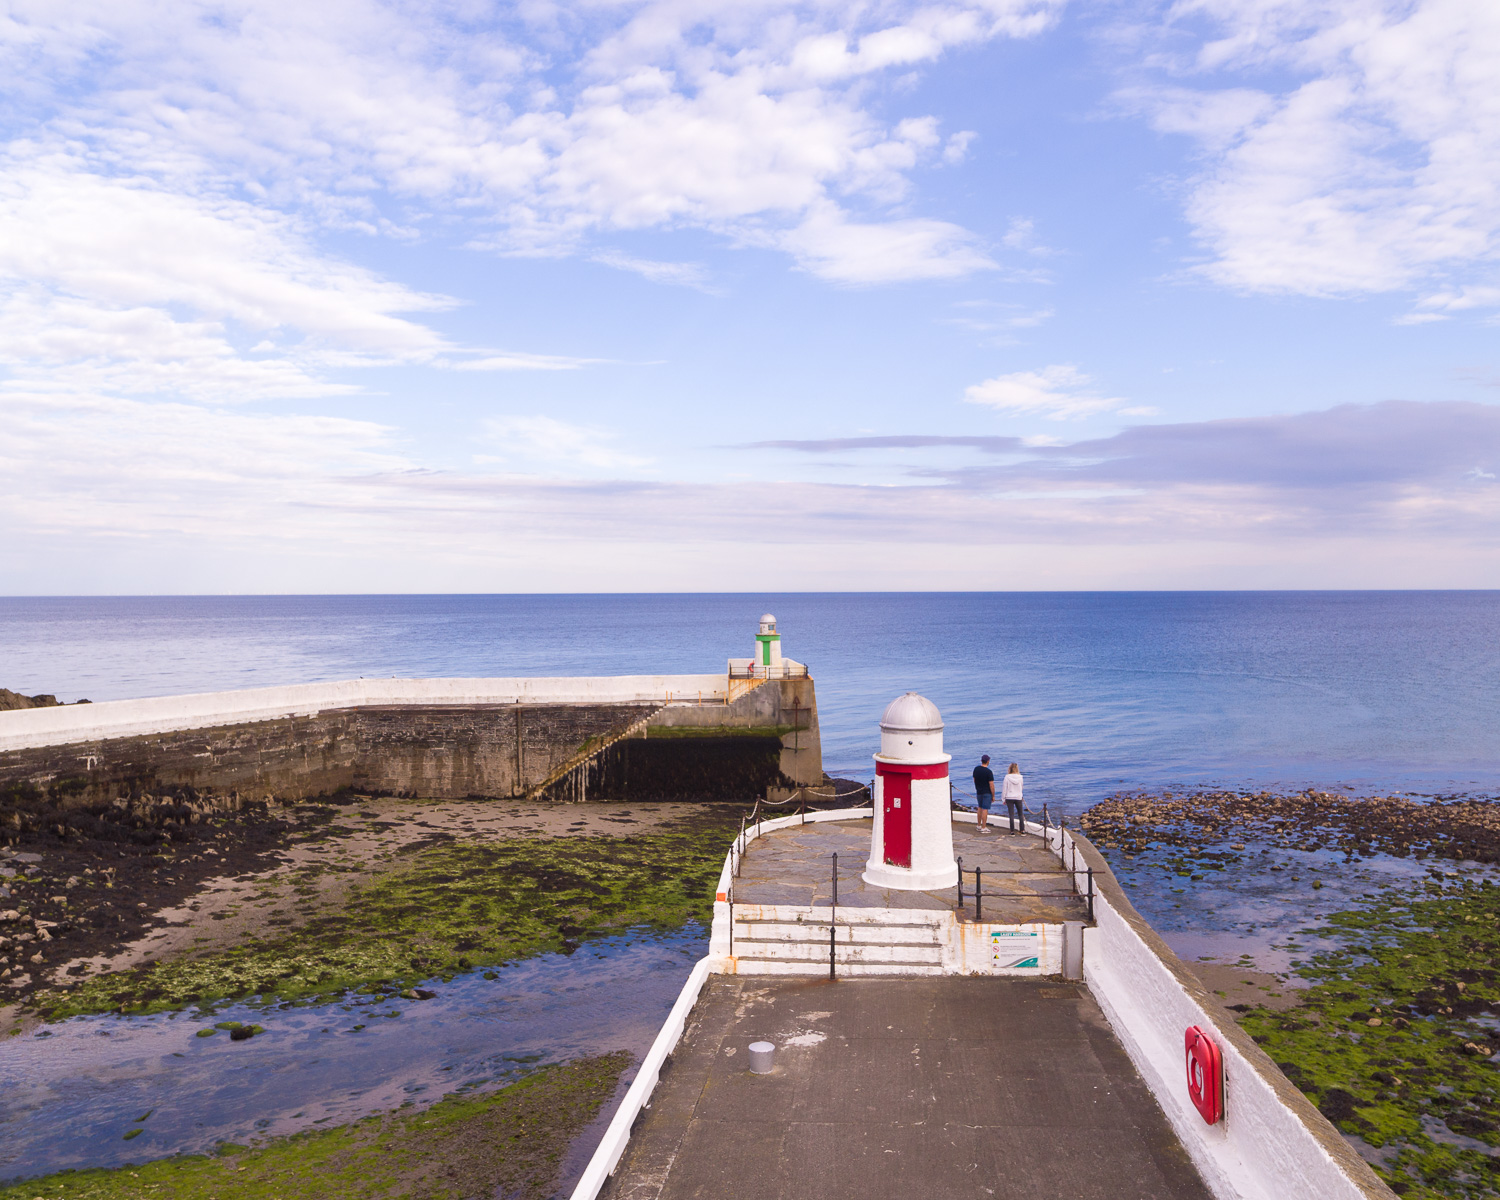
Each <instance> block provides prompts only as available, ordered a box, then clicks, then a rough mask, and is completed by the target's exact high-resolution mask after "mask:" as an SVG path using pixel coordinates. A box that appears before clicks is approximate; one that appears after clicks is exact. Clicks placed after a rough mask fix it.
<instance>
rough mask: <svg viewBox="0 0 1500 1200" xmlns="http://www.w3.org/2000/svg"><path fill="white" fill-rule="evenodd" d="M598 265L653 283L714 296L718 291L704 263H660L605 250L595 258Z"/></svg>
mask: <svg viewBox="0 0 1500 1200" xmlns="http://www.w3.org/2000/svg"><path fill="white" fill-rule="evenodd" d="M593 258H594V261H595V262H596V263H603V264H604V265H605V266H606V267H614V268H616V269H617V270H620V271H633V272H634V273H635V274H637V275H640V276H641V277H642V278H644V279H649V280H650V281H651V282H652V283H664V284H668V285H670V286H672V287H688V288H695V289H697V290H698V291H700V292H707V293H710V294H712V293H713V292H714V291H715V290H716V289H715V288H713V287H712V286H711V285H712V277H711V276H710V274H709V271H708V268H707V267H705V266H704V265H703V264H702V263H690V262H658V261H656V260H655V259H650V258H635V257H633V256H631V255H629V254H621V253H620V252H619V251H616V250H605V251H602V252H601V253H599V254H595V255H594V256H593Z"/></svg>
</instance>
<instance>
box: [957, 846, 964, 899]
mask: <svg viewBox="0 0 1500 1200" xmlns="http://www.w3.org/2000/svg"><path fill="white" fill-rule="evenodd" d="M963 906H964V860H963V859H962V858H960V859H959V860H958V907H959V908H962V907H963Z"/></svg>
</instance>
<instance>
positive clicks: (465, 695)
mask: <svg viewBox="0 0 1500 1200" xmlns="http://www.w3.org/2000/svg"><path fill="white" fill-rule="evenodd" d="M727 688H728V680H727V679H726V678H725V677H724V676H723V675H616V676H593V677H588V676H585V677H571V678H570V677H563V678H550V679H549V678H535V679H345V680H340V681H337V682H332V683H300V684H293V685H290V686H287V687H268V688H247V689H245V690H243V691H235V692H203V693H199V694H196V695H188V696H153V697H149V698H147V699H142V700H104V701H100V702H99V703H97V704H68V705H63V706H61V707H58V708H23V709H17V710H14V711H10V712H0V750H24V749H28V748H30V747H33V746H64V745H68V744H70V743H72V742H93V741H99V740H101V739H103V738H116V737H136V736H139V735H142V734H153V733H171V732H175V731H178V730H183V729H205V728H211V727H214V726H221V725H238V724H242V723H245V722H252V721H272V720H276V719H277V718H280V717H288V716H311V715H313V714H315V713H318V712H321V711H322V710H324V709H339V708H362V707H369V706H378V705H413V704H416V705H429V704H431V705H445V704H518V703H519V704H651V703H657V704H662V703H679V704H696V703H697V702H698V701H699V700H700V699H701V700H703V701H705V702H706V701H713V702H714V703H719V702H722V701H723V700H724V699H725V696H726V692H727Z"/></svg>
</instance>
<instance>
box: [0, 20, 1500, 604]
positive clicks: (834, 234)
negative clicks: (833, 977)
mask: <svg viewBox="0 0 1500 1200" xmlns="http://www.w3.org/2000/svg"><path fill="white" fill-rule="evenodd" d="M1497 78H1500V9H1496V8H1494V7H1493V6H1488V5H1481V4H1475V3H1473V2H1472V0H1404V2H1401V3H1396V2H1393V0H1342V2H1339V0H1329V2H1317V0H1299V2H1295V3H1293V2H1288V0H1197V2H1184V3H1178V4H1175V5H1167V4H1153V3H1145V2H1141V3H1130V2H1125V0H1121V2H1115V3H1103V2H1100V3H1080V2H1078V0H955V2H952V3H938V4H932V3H842V2H839V0H826V2H824V3H801V4H798V3H776V2H773V0H766V2H763V3H747V2H744V0H741V2H739V3H733V4H715V3H708V2H697V3H692V2H675V3H674V2H661V0H640V2H636V3H594V4H575V5H554V4H550V3H541V2H538V3H523V4H519V5H512V6H498V5H488V4H482V3H470V2H456V3H412V4H380V3H371V2H365V0H343V2H338V0H335V2H330V3H325V4H319V5H306V4H300V5H299V4H292V3H271V2H265V3H256V2H251V0H242V2H238V3H191V2H180V3H174V4H170V5H163V4H145V3H132V2H131V0H110V2H108V3H104V2H102V0H101V2H98V3H94V2H77V3H59V2H57V0H48V2H40V0H37V2H32V0H15V2H12V3H10V4H8V5H6V6H5V8H4V9H3V10H0V88H3V89H4V108H3V112H4V130H3V145H0V471H3V473H4V476H5V479H6V487H5V488H4V489H3V492H4V498H3V499H0V505H3V508H0V520H3V524H4V530H5V532H4V533H3V535H0V575H3V578H0V591H4V592H8V593H12V594H16V593H21V594H24V593H43V594H46V593H91V592H94V593H113V592H219V591H447V590H456V591H549V590H626V591H641V590H644V591H649V590H658V589H671V590H706V591H716V590H754V589H759V588H766V589H774V590H780V589H798V588H808V589H833V588H856V589H859V588H877V589H878V588H929V587H930V588H1117V587H1124V588H1152V587H1163V588H1176V587H1209V588H1214V587H1392V586H1394V587H1411V586H1451V587H1476V586H1477V587H1495V586H1500V555H1497V553H1496V550H1497V545H1496V543H1497V538H1496V518H1497V515H1500V490H1497V481H1496V476H1497V475H1500V408H1497V406H1496V402H1497V400H1500V393H1497V390H1496V389H1497V387H1500V362H1497V356H1496V353H1495V345H1496V332H1497V325H1496V322H1497V320H1500V271H1497V263H1496V260H1497V251H1500V90H1497V89H1496V87H1495V85H1494V80H1495V79H1497Z"/></svg>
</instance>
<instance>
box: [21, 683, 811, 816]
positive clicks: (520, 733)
mask: <svg viewBox="0 0 1500 1200" xmlns="http://www.w3.org/2000/svg"><path fill="white" fill-rule="evenodd" d="M647 678H648V680H649V686H646V687H643V686H641V685H640V683H639V681H637V680H629V681H609V680H601V681H597V682H598V684H599V686H597V687H574V688H572V690H571V691H565V694H574V693H577V694H581V695H589V694H592V695H597V696H601V697H608V696H619V697H625V698H624V699H618V700H604V699H599V700H594V701H580V702H554V703H521V704H514V703H512V704H495V703H487V704H480V703H392V704H375V703H368V702H366V703H362V704H360V705H359V706H357V707H350V706H345V707H320V708H318V710H317V711H316V712H315V713H312V714H306V715H279V716H270V717H264V718H261V719H251V720H224V719H223V714H225V713H233V714H239V713H242V712H245V711H247V710H251V711H264V708H265V706H264V705H263V704H262V703H261V702H262V700H263V699H264V697H263V696H260V695H257V696H255V697H251V698H250V699H249V700H246V699H245V698H244V695H243V694H242V693H228V694H227V695H228V697H229V699H228V700H226V701H225V702H224V703H222V704H220V705H219V706H218V709H217V710H215V711H210V712H209V713H208V716H207V719H206V720H205V721H204V724H203V725H202V726H201V727H191V728H170V729H167V730H164V731H160V732H149V733H135V734H130V735H125V736H100V734H101V733H104V732H107V731H109V730H113V729H118V728H122V727H128V726H130V725H131V723H139V722H140V721H142V720H156V721H157V722H158V723H161V722H165V723H168V724H180V723H181V722H182V721H184V720H186V719H189V718H188V717H185V716H183V713H184V712H186V713H189V714H191V713H193V712H196V711H197V710H199V709H207V708H208V706H206V705H205V704H203V703H201V701H202V699H203V698H186V699H192V700H194V703H193V704H181V705H177V706H175V708H174V707H173V706H171V705H166V706H164V710H165V715H163V713H156V714H152V713H146V714H144V715H143V714H142V713H140V712H137V711H124V712H117V713H113V714H111V713H108V712H106V713H105V715H104V719H103V721H102V722H101V721H97V720H96V721H94V722H93V723H92V724H90V725H88V726H87V727H86V728H87V729H88V730H89V732H90V733H92V734H94V735H95V736H85V737H80V738H78V739H76V740H73V741H69V742H58V741H56V740H55V739H56V737H57V736H58V730H55V729H43V730H38V731H32V736H31V738H30V741H32V742H34V743H36V744H29V745H27V744H22V745H17V744H16V743H17V742H25V741H26V740H27V738H26V731H25V730H18V729H16V728H15V727H13V726H10V725H8V724H4V723H0V747H4V748H0V808H5V807H15V806H22V807H26V806H34V805H38V804H46V805H52V806H59V807H68V806H79V805H90V804H98V803H107V802H108V801H110V800H112V799H114V798H115V797H117V796H140V795H163V794H182V793H183V792H184V791H185V790H191V791H192V792H195V793H197V794H199V795H201V796H205V797H210V798H215V799H218V800H222V801H224V802H226V803H237V802H242V801H246V800H268V799H273V798H274V799H284V800H292V799H302V798H306V797H310V796H318V795H327V794H329V793H332V792H336V791H340V790H343V789H350V790H356V791H368V792H379V793H395V794H400V795H416V796H431V797H446V798H453V797H466V796H484V797H494V796H516V795H522V794H525V793H526V792H527V791H528V790H530V789H535V788H537V787H538V786H539V785H541V784H543V783H546V782H548V781H549V780H551V779H552V778H553V777H554V776H556V775H558V773H559V772H562V771H566V770H567V768H569V766H570V765H573V764H577V765H579V766H580V767H581V768H582V770H583V771H585V772H588V773H590V774H597V777H598V780H599V782H600V783H601V784H604V783H605V782H606V781H607V783H608V786H607V788H606V790H605V792H604V793H603V794H605V795H609V796H613V797H618V798H621V799H631V798H635V799H644V798H648V797H650V798H662V799H689V798H693V799H696V798H721V797H724V796H728V795H731V794H732V795H734V796H735V797H737V798H744V797H747V796H754V795H761V794H763V793H764V791H765V789H766V788H767V787H779V786H788V785H791V784H795V783H799V782H808V783H818V782H821V780H822V754H821V749H820V746H819V743H818V738H817V712H816V702H815V700H814V697H813V690H812V681H811V680H796V681H783V682H779V683H765V684H762V685H760V686H759V687H758V688H756V689H754V690H753V691H751V692H750V693H749V694H748V695H742V696H740V697H738V698H737V699H736V700H735V701H734V702H732V703H730V704H724V703H722V702H720V703H717V704H715V703H707V704H703V705H699V704H698V703H697V695H698V693H699V692H700V691H707V690H709V689H699V688H692V689H691V690H690V691H689V690H688V689H683V691H679V692H678V695H679V696H681V695H682V694H683V692H687V694H690V695H692V696H693V703H691V704H688V703H677V704H672V705H670V706H667V705H666V704H665V703H664V701H665V699H666V692H665V690H664V692H663V695H662V696H661V698H659V699H658V698H655V697H653V696H652V691H653V690H654V689H655V687H656V685H657V684H659V683H660V681H661V680H662V679H670V680H672V681H673V682H677V683H681V682H682V681H684V680H686V681H691V682H695V683H696V682H700V680H699V677H696V676H676V677H647ZM707 679H708V680H709V682H710V683H713V682H715V681H717V684H718V688H719V693H720V695H721V696H722V694H723V692H724V687H725V683H726V681H724V680H723V679H721V678H719V677H707ZM356 682H364V681H356ZM375 682H378V683H380V684H381V685H382V687H383V689H384V690H385V691H388V692H393V693H394V694H397V695H401V694H404V693H405V692H413V693H414V694H421V693H423V692H424V691H438V692H439V693H441V692H442V691H444V690H447V691H450V692H451V691H453V690H455V689H421V688H411V687H404V686H398V687H393V686H392V685H393V684H397V685H410V684H414V683H423V682H435V683H450V682H453V681H409V680H408V681H390V680H385V681H375ZM467 682H470V683H472V681H467ZM504 682H507V683H517V682H519V683H529V684H535V683H537V682H542V681H504ZM545 682H548V683H551V684H558V683H567V684H569V685H576V684H587V683H589V682H590V681H586V680H584V681H579V680H568V681H556V680H554V681H545ZM316 686H317V687H320V688H324V689H325V690H326V689H335V691H336V689H337V687H338V685H316ZM267 690H273V689H259V691H260V692H264V691H267ZM460 690H461V689H460ZM469 690H472V689H469ZM517 690H522V689H517ZM527 690H528V691H529V693H530V694H532V695H535V694H537V693H538V692H540V691H541V690H542V689H538V688H535V687H531V688H529V689H527ZM557 690H559V689H557V688H556V687H554V688H553V689H552V691H554V692H555V691H557ZM331 694H332V693H331ZM523 694H524V692H523ZM637 697H641V698H639V699H637ZM325 698H326V697H325ZM166 699H168V700H172V699H178V700H182V699H184V698H170V697H169V698H166ZM303 699H306V697H303ZM119 703H121V704H126V705H129V704H138V703H144V702H135V701H126V702H119ZM257 706H259V707H257ZM90 707H93V708H100V709H103V708H106V707H107V706H106V705H103V704H101V705H95V706H90ZM44 711H45V710H44ZM51 711H55V710H51ZM653 714H655V715H654V716H653ZM4 715H5V716H6V717H7V718H13V717H30V716H33V715H36V710H32V711H24V712H18V713H7V714H4ZM647 718H650V719H651V721H652V722H657V721H660V727H659V732H658V741H657V742H656V743H653V744H651V745H650V747H649V748H646V747H645V742H646V740H648V739H649V731H645V730H643V731H641V732H644V733H646V734H647V738H643V739H642V742H641V744H640V746H639V747H638V746H637V745H635V744H634V743H632V744H628V745H627V743H625V742H616V743H615V745H614V746H610V747H609V748H608V749H606V750H605V751H604V753H602V754H596V753H594V751H595V748H596V747H599V746H601V745H608V744H609V743H610V742H611V741H612V740H613V739H616V738H618V737H620V735H622V734H624V733H625V732H627V731H628V730H630V729H631V728H632V727H633V726H637V725H640V724H641V723H642V722H643V721H644V720H646V719H647ZM74 720H75V721H78V720H80V718H76V717H75V718H74ZM700 735H706V736H700ZM663 743H665V746H664V747H663ZM620 747H624V748H623V749H621V748H620ZM659 747H661V748H659ZM547 794H548V795H549V796H550V797H552V798H557V799H567V798H570V793H569V791H568V790H567V789H566V788H549V789H548V792H547ZM576 794H577V795H580V796H581V795H593V794H596V791H595V789H594V788H593V787H587V788H586V789H584V790H582V791H578V792H576Z"/></svg>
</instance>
